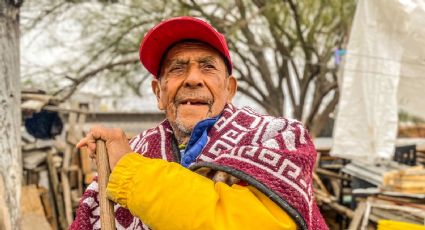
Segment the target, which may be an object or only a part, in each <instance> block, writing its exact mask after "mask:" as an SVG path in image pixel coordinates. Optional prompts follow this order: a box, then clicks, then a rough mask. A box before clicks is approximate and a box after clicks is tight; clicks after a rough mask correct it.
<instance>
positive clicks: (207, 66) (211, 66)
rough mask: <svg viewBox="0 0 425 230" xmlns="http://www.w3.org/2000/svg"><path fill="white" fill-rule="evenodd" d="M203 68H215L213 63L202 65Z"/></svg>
mask: <svg viewBox="0 0 425 230" xmlns="http://www.w3.org/2000/svg"><path fill="white" fill-rule="evenodd" d="M204 69H215V66H214V65H204Z"/></svg>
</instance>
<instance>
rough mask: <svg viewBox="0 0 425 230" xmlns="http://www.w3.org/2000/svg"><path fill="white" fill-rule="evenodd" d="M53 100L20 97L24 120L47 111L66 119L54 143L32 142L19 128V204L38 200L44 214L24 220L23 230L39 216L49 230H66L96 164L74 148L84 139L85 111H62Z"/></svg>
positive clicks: (52, 141)
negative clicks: (20, 140) (20, 151)
mask: <svg viewBox="0 0 425 230" xmlns="http://www.w3.org/2000/svg"><path fill="white" fill-rule="evenodd" d="M53 100H54V99H53V97H51V96H45V95H28V94H23V103H22V105H23V106H22V109H23V112H24V113H26V114H25V116H27V117H28V116H31V113H36V112H40V111H42V110H45V109H49V110H56V111H59V112H60V113H61V117H62V118H64V117H66V118H67V119H66V120H65V122H64V123H65V125H64V131H63V132H62V134H61V135H58V136H56V137H55V138H54V139H46V140H43V139H37V138H34V137H33V136H31V135H30V134H29V133H28V132H27V131H26V129H25V127H22V130H21V133H22V158H23V176H24V178H23V184H24V189H25V190H24V191H23V193H22V200H23V201H24V200H25V203H26V200H27V199H28V198H29V197H28V196H29V195H30V196H31V198H30V199H31V200H32V201H36V200H37V199H36V198H37V196H38V198H39V199H38V200H39V201H40V203H41V207H42V208H41V210H42V211H43V212H41V211H37V212H36V214H37V215H36V216H34V215H35V214H34V212H33V214H31V215H29V216H30V217H28V219H25V218H24V219H23V222H22V228H23V229H29V228H31V227H33V225H32V223H33V220H34V218H35V217H37V216H38V217H40V215H41V214H43V216H44V217H45V220H46V222H47V223H48V224H49V226H50V228H51V229H68V226H69V224H70V223H71V222H72V221H73V219H74V215H75V213H74V210H75V208H76V207H77V206H78V203H79V199H80V197H81V196H82V193H83V190H84V187H85V186H86V185H87V184H89V183H90V182H91V181H92V179H93V177H94V175H95V164H94V163H92V162H91V160H90V158H89V157H88V156H87V154H85V153H84V152H83V153H80V152H79V151H78V150H77V149H76V148H75V145H76V143H77V141H79V140H80V139H81V138H82V137H83V129H82V125H83V124H84V121H85V116H86V112H85V109H86V108H84V107H78V105H75V106H74V109H71V110H64V109H60V108H59V107H57V106H56V105H54V103H52V101H53ZM64 114H65V115H66V116H64ZM23 204H24V203H23ZM39 219H42V218H39ZM41 226H45V225H41ZM42 229H48V228H45V227H44V228H42Z"/></svg>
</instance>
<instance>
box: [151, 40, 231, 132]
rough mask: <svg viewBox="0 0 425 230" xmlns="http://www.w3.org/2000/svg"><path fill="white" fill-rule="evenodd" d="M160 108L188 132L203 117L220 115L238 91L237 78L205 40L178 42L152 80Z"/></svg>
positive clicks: (171, 121) (170, 120) (173, 121)
mask: <svg viewBox="0 0 425 230" xmlns="http://www.w3.org/2000/svg"><path fill="white" fill-rule="evenodd" d="M152 89H153V91H154V93H155V95H156V96H157V100H158V108H159V109H161V110H165V113H166V117H167V119H168V121H169V122H170V123H171V124H172V125H173V126H174V127H173V128H178V129H179V131H181V132H183V133H186V134H189V133H191V132H192V130H193V128H194V126H195V125H196V124H197V123H198V122H199V121H201V120H203V119H205V118H209V117H214V116H217V115H219V114H220V112H221V111H222V110H223V108H224V106H225V105H226V103H230V102H231V100H232V98H233V96H234V94H235V92H236V79H235V78H234V77H233V76H229V77H228V74H227V69H226V65H225V64H224V61H223V59H222V58H221V56H220V55H219V53H217V51H215V50H214V49H212V48H211V47H209V46H207V45H204V44H202V43H193V42H186V43H179V44H177V45H175V46H174V47H173V48H171V49H170V50H169V52H168V53H167V55H166V57H165V59H164V62H163V65H162V69H161V76H160V79H159V80H156V79H155V80H153V81H152Z"/></svg>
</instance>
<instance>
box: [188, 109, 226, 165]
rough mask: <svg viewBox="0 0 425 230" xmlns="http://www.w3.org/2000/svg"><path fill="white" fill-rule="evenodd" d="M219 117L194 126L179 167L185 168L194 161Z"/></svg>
mask: <svg viewBox="0 0 425 230" xmlns="http://www.w3.org/2000/svg"><path fill="white" fill-rule="evenodd" d="M219 117H220V116H217V117H213V118H208V119H205V120H202V121H200V122H199V123H198V124H196V126H195V128H193V131H192V134H191V136H190V139H189V142H188V144H187V146H186V149H185V150H184V151H183V152H182V158H181V161H180V163H181V165H183V166H184V167H186V168H187V167H189V165H190V164H192V162H194V161H195V159H196V158H197V157H198V155H199V154H200V153H201V151H202V149H203V148H204V146H205V145H206V144H207V140H208V131H209V130H210V129H211V127H212V126H213V125H214V124H215V122H216V121H217V120H218V118H219Z"/></svg>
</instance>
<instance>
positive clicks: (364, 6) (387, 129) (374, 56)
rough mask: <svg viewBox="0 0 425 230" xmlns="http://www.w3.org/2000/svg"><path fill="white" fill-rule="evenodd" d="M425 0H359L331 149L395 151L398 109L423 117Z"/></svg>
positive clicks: (361, 154)
mask: <svg viewBox="0 0 425 230" xmlns="http://www.w3.org/2000/svg"><path fill="white" fill-rule="evenodd" d="M424 38H425V1H423V0H417V1H414V0H373V1H371V0H359V1H358V6H357V9H356V14H355V18H354V21H353V25H352V30H351V33H350V39H349V43H348V47H347V55H346V59H345V64H344V69H343V75H342V79H341V83H340V89H341V98H340V102H339V105H338V111H337V116H336V123H335V129H334V142H333V143H334V144H333V147H332V150H331V155H333V156H339V157H344V158H349V159H363V160H374V159H376V158H390V157H392V155H393V152H394V147H395V140H396V136H397V122H398V109H399V108H401V109H403V110H404V111H406V112H408V113H410V114H414V115H416V116H421V117H424V118H425V102H424V99H425V39H424Z"/></svg>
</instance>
